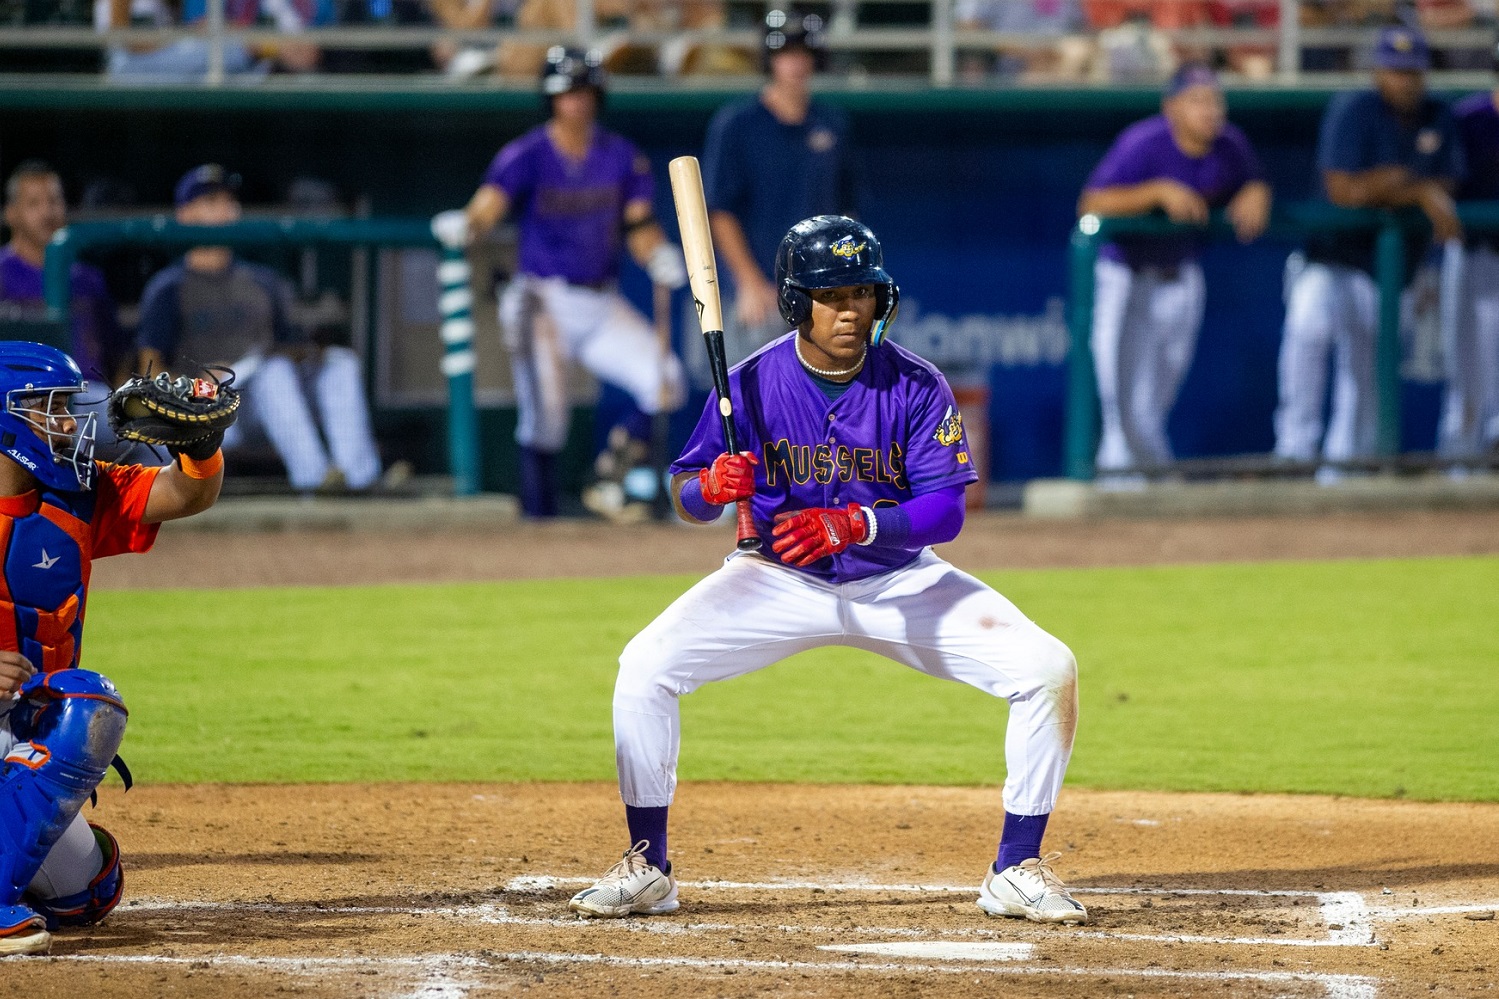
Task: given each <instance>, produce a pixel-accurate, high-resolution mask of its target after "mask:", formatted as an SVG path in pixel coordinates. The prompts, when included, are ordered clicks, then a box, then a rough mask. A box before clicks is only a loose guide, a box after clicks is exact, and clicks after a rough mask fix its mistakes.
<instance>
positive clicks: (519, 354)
mask: <svg viewBox="0 0 1499 999" xmlns="http://www.w3.org/2000/svg"><path fill="white" fill-rule="evenodd" d="M499 317H500V329H501V330H502V331H503V333H504V337H505V346H506V348H507V349H508V351H509V353H510V364H511V368H512V369H513V371H514V374H515V398H516V407H517V409H518V411H519V412H518V413H517V423H516V427H515V439H516V441H517V442H518V443H519V444H520V445H521V446H522V447H529V448H535V449H536V450H538V451H546V452H550V453H555V452H558V451H561V450H562V447H563V445H564V444H566V443H567V429H568V423H569V422H570V419H571V416H572V407H571V405H570V404H569V401H568V394H567V384H566V375H567V363H568V361H569V360H576V361H578V362H579V363H581V364H582V365H583V366H584V367H585V368H587V369H588V370H589V371H590V372H591V373H592V374H593V375H594V376H595V377H597V378H599V379H602V380H603V381H607V382H610V383H611V384H614V385H618V386H619V387H620V388H622V389H624V390H625V391H626V392H628V393H630V395H631V396H632V397H633V398H634V400H635V405H637V406H639V407H640V409H641V411H642V412H644V413H651V414H654V413H660V412H670V411H672V410H675V409H676V408H677V407H678V406H680V405H681V404H682V399H683V384H682V365H681V362H680V361H678V360H677V357H676V355H675V354H673V353H671V352H670V351H669V350H668V351H667V352H666V353H665V355H664V356H663V354H662V351H661V347H660V345H659V344H658V343H657V340H656V334H655V331H654V330H653V329H652V328H651V326H650V324H649V323H647V322H646V320H645V317H644V316H642V315H641V314H640V313H639V312H637V311H636V310H635V308H634V307H633V306H631V305H630V303H629V302H627V301H625V298H624V296H623V295H621V294H620V293H619V292H618V291H615V290H614V289H612V288H610V289H594V288H586V287H582V286H580V285H575V284H568V283H567V282H566V281H564V280H562V279H561V278H538V277H532V276H531V275H527V274H522V275H520V276H518V277H517V278H516V279H515V280H513V281H511V282H510V284H509V286H508V287H506V288H505V291H504V293H503V294H502V295H501V296H500V302H499Z"/></svg>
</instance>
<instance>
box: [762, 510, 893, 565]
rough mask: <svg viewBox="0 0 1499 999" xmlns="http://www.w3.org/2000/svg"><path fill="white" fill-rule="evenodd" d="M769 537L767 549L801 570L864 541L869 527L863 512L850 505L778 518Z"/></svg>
mask: <svg viewBox="0 0 1499 999" xmlns="http://www.w3.org/2000/svg"><path fill="white" fill-rule="evenodd" d="M771 533H772V534H773V535H775V541H774V542H772V543H771V546H770V547H771V548H773V549H774V550H775V553H776V554H777V555H779V556H781V561H783V562H785V563H786V564H787V565H794V566H796V567H798V568H802V567H805V566H809V565H811V564H812V563H813V562H816V561H817V560H818V559H823V558H827V557H828V556H829V555H836V554H838V553H839V552H841V551H844V550H845V549H847V548H848V546H849V545H856V544H858V543H859V542H861V541H863V540H864V539H865V538H867V537H869V524H868V523H867V522H866V521H865V519H864V508H863V507H861V506H860V505H859V504H857V503H850V504H849V505H848V506H847V507H844V508H840V507H814V508H812V509H810V510H797V511H794V512H788V513H783V514H780V515H778V516H777V517H776V523H775V527H773V528H771Z"/></svg>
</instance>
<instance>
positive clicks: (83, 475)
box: [0, 341, 96, 492]
mask: <svg viewBox="0 0 1499 999" xmlns="http://www.w3.org/2000/svg"><path fill="white" fill-rule="evenodd" d="M87 387H88V382H86V381H84V380H83V373H82V372H81V371H79V370H78V364H77V362H76V361H74V360H73V359H72V358H71V357H69V356H68V355H67V354H64V353H63V352H62V351H60V350H58V349H57V348H56V347H48V346H46V345H45V344H40V343H27V342H24V341H6V342H0V453H3V454H4V455H5V456H6V457H7V458H9V459H10V460H12V461H14V462H16V463H17V464H18V465H20V466H21V467H23V468H25V469H26V470H27V471H28V472H30V473H31V474H32V475H34V476H36V478H37V481H39V482H41V483H42V484H43V485H45V486H48V487H49V488H52V489H62V490H66V491H69V492H72V491H76V490H79V489H88V488H90V487H91V486H93V484H94V424H95V419H96V417H95V414H93V413H83V414H78V415H75V416H73V417H72V422H73V423H74V424H75V426H74V428H73V432H72V433H64V432H63V430H62V428H61V425H60V423H61V420H60V418H59V417H58V416H57V415H56V405H55V401H56V398H57V397H58V396H59V395H61V396H64V397H67V398H69V399H71V397H72V396H74V395H77V394H78V393H79V392H82V391H83V390H84V389H85V388H87Z"/></svg>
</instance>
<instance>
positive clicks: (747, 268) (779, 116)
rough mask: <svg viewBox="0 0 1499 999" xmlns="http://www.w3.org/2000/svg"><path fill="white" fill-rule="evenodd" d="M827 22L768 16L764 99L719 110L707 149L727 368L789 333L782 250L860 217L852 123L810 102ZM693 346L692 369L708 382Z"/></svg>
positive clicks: (706, 184)
mask: <svg viewBox="0 0 1499 999" xmlns="http://www.w3.org/2000/svg"><path fill="white" fill-rule="evenodd" d="M822 33H823V21H822V19H821V18H820V17H818V16H817V15H815V14H809V15H806V16H802V15H800V14H797V13H794V12H787V11H783V10H772V11H770V13H769V14H767V15H766V20H765V33H764V43H763V46H764V49H763V51H764V56H763V59H764V68H765V72H766V74H767V76H768V77H769V78H768V80H767V81H766V83H765V85H764V86H763V87H762V88H761V89H760V92H759V93H757V94H754V95H752V96H749V97H745V98H742V99H740V100H736V101H731V102H730V103H728V104H725V105H724V106H723V107H721V108H719V109H718V112H717V113H716V114H715V115H714V116H713V120H712V121H711V122H710V123H709V124H708V137H707V142H706V146H705V148H704V150H703V188H704V191H705V193H706V195H707V199H708V221H709V225H710V226H711V228H712V231H713V245H714V248H715V250H716V251H717V253H718V259H719V261H720V263H721V265H722V266H721V267H720V270H719V275H720V278H722V277H723V276H724V274H725V273H727V275H728V277H729V286H728V287H727V288H726V289H725V295H724V313H725V316H724V323H725V325H726V326H727V327H729V328H728V329H726V330H725V331H724V337H725V343H726V345H727V350H728V354H729V358H730V363H734V361H736V360H738V359H740V358H743V357H745V356H747V355H748V354H749V353H750V352H752V351H753V350H755V349H757V348H759V347H760V346H761V345H762V344H764V343H766V342H767V341H768V340H769V339H770V338H772V337H775V336H779V335H780V334H782V333H784V332H786V328H785V324H784V323H782V322H781V317H780V312H779V308H778V306H777V304H776V300H777V292H776V287H775V285H774V284H772V283H771V280H770V277H769V275H773V274H775V254H776V249H777V248H778V247H779V246H780V245H781V240H782V238H784V237H785V235H786V232H787V230H788V229H790V228H791V227H792V226H793V225H795V224H796V223H797V222H800V221H801V220H802V219H805V218H809V217H811V216H813V215H824V214H841V215H857V214H858V208H859V205H858V194H859V192H858V186H859V181H858V176H857V172H856V170H855V166H854V157H853V151H852V149H850V147H849V142H848V119H847V118H846V117H845V116H844V114H843V112H842V111H841V110H839V109H838V108H836V107H834V106H832V105H828V104H824V103H822V102H821V101H818V100H816V99H814V98H813V96H812V91H811V84H812V77H813V74H814V73H816V72H817V71H818V70H819V69H821V68H822V66H823V59H824V56H825V50H824V44H823V34H822ZM694 340H695V338H689V339H688V341H687V343H688V344H689V345H690V346H689V348H688V356H687V361H688V369H689V370H690V371H692V372H693V374H694V376H697V377H698V380H699V381H701V375H702V373H703V371H705V370H706V369H705V368H704V367H703V366H701V365H700V364H699V361H700V360H701V358H700V357H698V356H696V353H695V351H696V352H699V353H700V348H699V346H698V344H696V343H695V342H694Z"/></svg>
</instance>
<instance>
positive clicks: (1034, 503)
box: [1021, 473, 1499, 519]
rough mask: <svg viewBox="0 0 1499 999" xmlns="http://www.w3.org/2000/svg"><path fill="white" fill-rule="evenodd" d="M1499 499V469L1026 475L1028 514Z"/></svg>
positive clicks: (1180, 513)
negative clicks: (1122, 478)
mask: <svg viewBox="0 0 1499 999" xmlns="http://www.w3.org/2000/svg"><path fill="white" fill-rule="evenodd" d="M1495 507H1499V475H1493V474H1480V475H1470V476H1468V477H1466V478H1453V477H1451V476H1448V475H1445V474H1442V473H1429V474H1425V475H1417V476H1409V475H1398V474H1382V475H1371V476H1366V477H1362V478H1348V479H1345V480H1344V481H1342V482H1339V483H1337V484H1335V485H1319V484H1318V483H1316V482H1314V481H1310V480H1300V479H1297V480H1276V479H1255V480H1229V481H1215V482H1152V483H1148V484H1143V485H1140V486H1138V487H1137V488H1132V489H1127V490H1121V489H1109V488H1106V487H1105V488H1101V487H1099V486H1098V485H1096V484H1094V483H1092V482H1078V481H1075V480H1073V479H1036V480H1033V481H1031V482H1028V483H1026V486H1025V492H1024V497H1023V500H1022V503H1021V509H1022V511H1023V512H1024V513H1025V515H1026V516H1029V517H1046V518H1053V519H1065V518H1084V517H1210V516H1256V515H1275V514H1292V515H1297V514H1321V513H1352V512H1365V511H1380V510H1457V509H1492V508H1495Z"/></svg>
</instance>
